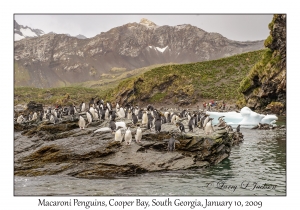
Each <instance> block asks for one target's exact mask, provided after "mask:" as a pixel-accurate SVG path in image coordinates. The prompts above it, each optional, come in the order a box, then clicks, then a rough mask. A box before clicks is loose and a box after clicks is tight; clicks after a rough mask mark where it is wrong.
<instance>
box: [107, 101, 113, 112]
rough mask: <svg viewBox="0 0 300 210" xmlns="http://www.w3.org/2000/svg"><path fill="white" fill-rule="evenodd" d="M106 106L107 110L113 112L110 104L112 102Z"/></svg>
mask: <svg viewBox="0 0 300 210" xmlns="http://www.w3.org/2000/svg"><path fill="white" fill-rule="evenodd" d="M106 106H107V108H108V110H109V111H111V110H112V107H111V103H110V102H107V103H106Z"/></svg>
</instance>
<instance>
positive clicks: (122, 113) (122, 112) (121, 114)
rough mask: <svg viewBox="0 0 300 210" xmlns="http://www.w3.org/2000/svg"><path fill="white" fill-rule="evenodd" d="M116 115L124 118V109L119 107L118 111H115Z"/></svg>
mask: <svg viewBox="0 0 300 210" xmlns="http://www.w3.org/2000/svg"><path fill="white" fill-rule="evenodd" d="M117 115H118V116H119V118H121V119H122V118H125V112H124V109H123V107H121V108H120V109H119V111H118V112H117Z"/></svg>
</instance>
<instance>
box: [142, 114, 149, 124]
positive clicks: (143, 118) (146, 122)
mask: <svg viewBox="0 0 300 210" xmlns="http://www.w3.org/2000/svg"><path fill="white" fill-rule="evenodd" d="M147 124H148V115H147V112H144V113H143V117H142V125H147Z"/></svg>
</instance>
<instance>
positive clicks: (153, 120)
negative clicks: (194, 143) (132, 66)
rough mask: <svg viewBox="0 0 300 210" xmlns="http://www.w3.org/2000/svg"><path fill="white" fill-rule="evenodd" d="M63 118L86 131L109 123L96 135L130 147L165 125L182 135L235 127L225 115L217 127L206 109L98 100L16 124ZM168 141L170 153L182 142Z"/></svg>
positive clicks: (30, 116) (34, 115)
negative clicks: (103, 133) (108, 135)
mask: <svg viewBox="0 0 300 210" xmlns="http://www.w3.org/2000/svg"><path fill="white" fill-rule="evenodd" d="M63 118H64V119H65V118H68V119H69V120H71V121H75V120H78V126H79V128H80V130H81V129H85V128H86V127H88V126H89V125H90V124H92V123H93V122H97V121H98V122H99V121H100V122H101V121H108V123H107V127H106V128H100V129H97V130H95V131H94V133H97V132H101V131H111V132H112V134H113V135H114V140H115V141H119V142H122V141H125V144H126V145H130V144H131V142H132V141H133V139H134V140H135V141H136V143H141V142H142V136H143V134H142V133H143V130H149V131H150V132H155V133H159V132H161V131H162V124H165V123H168V124H170V125H174V128H176V127H177V129H178V131H179V133H180V134H181V135H184V134H186V133H187V132H192V133H197V131H198V132H199V130H202V132H203V131H204V133H205V134H206V135H210V134H212V133H213V132H214V127H222V128H225V129H226V131H227V132H232V131H233V129H232V127H231V126H230V125H227V124H226V122H225V120H224V119H223V118H224V116H222V117H220V118H219V119H218V121H219V123H218V124H217V125H215V126H213V124H212V120H213V118H210V117H209V115H207V114H206V113H205V112H204V111H202V110H196V111H189V110H188V109H184V110H182V111H179V110H176V109H175V110H173V109H160V110H157V109H155V108H154V107H153V106H152V105H148V106H147V107H146V108H141V107H138V106H131V105H126V106H124V107H122V106H121V105H120V104H119V103H116V105H115V108H114V107H113V106H112V104H111V103H110V102H106V103H105V102H104V101H103V100H98V101H95V99H94V98H92V99H91V101H90V102H89V104H88V105H86V104H85V103H84V102H81V104H80V105H79V107H78V108H76V106H74V104H73V105H69V106H66V107H61V106H58V107H56V108H51V107H48V108H45V109H44V111H43V112H34V113H30V114H28V115H26V116H23V115H22V114H21V115H20V116H18V117H17V119H16V122H17V123H20V124H21V123H26V122H29V121H37V122H39V121H49V122H50V123H53V124H57V123H60V122H61V121H63ZM125 119H127V120H130V121H131V122H132V127H134V129H133V131H132V130H131V129H130V128H129V127H127V126H126V124H125V122H123V121H122V120H125ZM116 120H118V121H116ZM184 120H187V122H188V123H187V129H188V130H187V129H186V128H185V126H184V124H183V123H182V122H183V121H184ZM175 126H176V127H175ZM142 128H143V129H142ZM132 132H133V133H132ZM237 132H240V126H238V127H237ZM165 141H167V142H168V146H167V148H168V151H174V150H175V143H179V141H178V140H176V139H175V135H174V133H173V134H172V137H171V138H170V139H167V140H165Z"/></svg>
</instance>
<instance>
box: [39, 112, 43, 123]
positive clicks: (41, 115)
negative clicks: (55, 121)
mask: <svg viewBox="0 0 300 210" xmlns="http://www.w3.org/2000/svg"><path fill="white" fill-rule="evenodd" d="M39 120H40V121H43V113H42V112H41V111H39Z"/></svg>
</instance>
